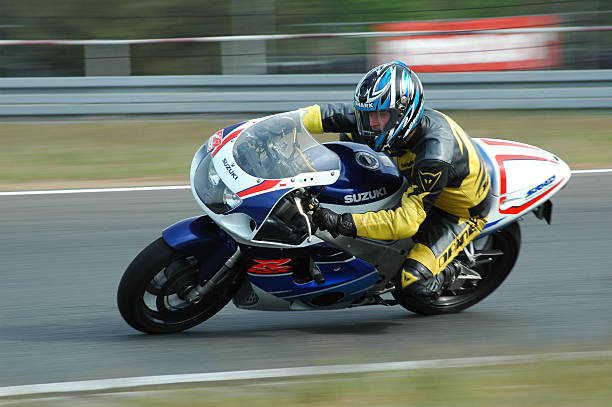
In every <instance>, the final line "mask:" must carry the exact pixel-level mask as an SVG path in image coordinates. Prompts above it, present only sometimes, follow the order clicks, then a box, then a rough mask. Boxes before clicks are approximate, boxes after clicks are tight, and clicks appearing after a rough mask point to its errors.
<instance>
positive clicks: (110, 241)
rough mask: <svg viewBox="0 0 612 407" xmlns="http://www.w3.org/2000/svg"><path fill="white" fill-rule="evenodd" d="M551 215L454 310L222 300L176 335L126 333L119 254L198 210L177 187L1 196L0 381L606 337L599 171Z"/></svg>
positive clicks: (609, 220) (586, 345) (414, 354)
mask: <svg viewBox="0 0 612 407" xmlns="http://www.w3.org/2000/svg"><path fill="white" fill-rule="evenodd" d="M553 202H554V204H555V206H554V210H553V224H552V225H551V226H548V225H546V224H545V223H543V222H542V221H539V220H537V219H535V217H533V216H531V215H529V216H527V217H526V218H525V220H524V221H523V222H522V224H521V225H522V230H523V248H522V253H521V256H520V258H519V262H518V264H517V266H516V268H515V270H514V271H513V273H512V274H511V275H510V276H509V278H508V280H507V281H506V282H505V283H504V284H503V285H502V287H500V288H499V289H498V290H497V291H496V292H495V293H493V294H492V295H491V296H490V297H489V298H488V299H486V300H485V301H484V302H482V303H481V304H478V305H476V306H474V307H472V308H471V309H469V310H467V311H464V312H463V313H460V314H456V315H448V316H437V317H418V316H416V315H414V314H411V313H410V312H408V311H405V310H404V309H402V308H400V307H387V308H385V307H382V306H376V307H364V308H357V309H352V310H339V311H320V312H291V313H290V312H286V313H282V312H281V313H275V312H256V311H244V310H238V309H236V308H234V307H233V305H229V306H228V307H226V308H225V309H224V310H223V311H222V312H220V313H219V314H218V315H216V316H215V317H213V318H212V319H210V320H209V321H207V322H205V323H204V324H202V325H200V326H198V327H196V328H194V329H192V330H190V331H188V332H184V333H181V334H174V335H167V336H147V335H143V334H140V333H137V332H136V331H134V330H132V329H131V328H130V327H129V326H127V325H126V324H125V323H124V322H123V320H122V319H121V317H120V315H119V313H118V311H117V309H116V305H115V295H116V288H117V284H118V282H119V279H120V277H121V275H122V273H123V270H124V269H125V267H126V265H127V264H128V263H129V262H130V261H131V259H132V258H133V257H134V256H135V255H136V254H137V253H138V251H140V249H141V248H142V247H144V246H145V245H146V244H148V243H149V242H150V241H152V240H153V239H155V238H157V237H158V236H159V234H160V231H161V230H162V229H163V228H164V227H165V226H167V225H169V224H171V223H173V222H175V221H178V220H180V219H182V218H185V217H189V216H194V215H197V214H199V213H200V211H199V209H198V207H197V206H196V205H195V203H194V201H193V199H192V197H191V193H190V192H189V191H188V190H169V191H140V192H104V193H92V194H68V195H36V196H2V197H0V276H1V277H2V282H1V285H0V287H1V289H0V293H1V295H0V386H11V385H22V384H35V383H49V382H63V381H72V380H87V379H104V378H113V377H130V376H149V375H164V374H184V373H204V372H218V371H229V370H243V369H244V370H246V369H263V368H281V367H294V366H312V365H330V364H345V363H361V362H390V361H396V360H402V361H403V360H418V359H428V358H432V359H433V358H435V359H439V358H446V357H472V356H474V357H476V356H488V355H496V354H517V353H529V352H548V351H557V350H582V349H610V348H611V343H612V317H610V309H612V295H611V294H612V274H611V271H612V270H611V268H610V266H609V258H608V254H609V253H610V251H611V249H610V248H611V247H612V180H611V178H610V174H605V173H604V174H578V175H574V177H573V178H572V180H571V181H570V183H569V184H568V186H567V187H566V188H565V189H564V190H563V191H561V192H560V193H559V194H558V195H556V196H555V197H554V198H553Z"/></svg>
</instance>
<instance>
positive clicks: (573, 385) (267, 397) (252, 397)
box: [7, 359, 612, 407]
mask: <svg viewBox="0 0 612 407" xmlns="http://www.w3.org/2000/svg"><path fill="white" fill-rule="evenodd" d="M610 400H612V360H610V359H604V360H572V361H557V362H538V363H528V364H518V365H498V366H488V367H474V368H452V369H420V370H404V371H394V372H386V373H369V374H348V375H329V376H312V377H303V378H289V379H285V380H278V379H274V380H252V381H240V382H225V383H214V384H213V383H205V384H198V385H191V386H179V387H171V388H166V389H161V390H159V389H158V390H156V391H145V392H127V393H114V394H106V395H81V396H78V395H77V396H72V397H70V398H59V399H39V400H37V399H33V400H24V399H21V400H13V401H12V402H10V401H9V404H7V405H20V406H28V407H47V406H53V405H63V406H68V407H70V406H77V405H78V406H100V407H111V406H128V407H145V406H147V407H156V406H160V407H161V406H166V407H174V406H185V405H194V406H211V407H212V406H215V407H229V406H239V407H244V406H249V407H251V406H252V407H259V406H261V407H268V406H283V407H302V406H303V407H323V406H334V407H344V406H346V407H361V406H363V407H365V406H368V407H370V406H389V407H392V406H398V407H400V406H402V407H406V406H420V407H438V406H439V407H446V406H455V407H464V406H465V407H491V406H495V407H514V406H521V407H570V406H571V407H577V406H580V407H599V406H601V407H604V406H606V407H607V406H610ZM13 402H14V403H15V404H13Z"/></svg>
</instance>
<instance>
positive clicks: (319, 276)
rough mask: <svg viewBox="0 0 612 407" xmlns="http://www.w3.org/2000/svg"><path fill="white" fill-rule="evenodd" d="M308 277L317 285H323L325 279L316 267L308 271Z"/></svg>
mask: <svg viewBox="0 0 612 407" xmlns="http://www.w3.org/2000/svg"><path fill="white" fill-rule="evenodd" d="M310 275H311V276H312V278H313V279H314V281H316V283H317V284H318V285H321V284H323V283H325V277H323V274H321V271H320V270H319V268H318V267H317V266H314V267H312V268H311V269H310Z"/></svg>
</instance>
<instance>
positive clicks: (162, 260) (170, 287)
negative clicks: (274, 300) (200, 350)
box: [117, 238, 242, 334]
mask: <svg viewBox="0 0 612 407" xmlns="http://www.w3.org/2000/svg"><path fill="white" fill-rule="evenodd" d="M199 278H200V265H199V262H198V260H197V259H196V258H195V257H193V256H191V255H189V254H187V253H183V252H181V251H179V250H176V249H174V248H172V247H170V246H168V244H167V243H166V242H165V241H164V240H163V238H159V239H157V240H156V241H154V242H153V243H151V244H150V245H149V246H147V247H146V248H145V249H144V250H143V251H142V252H140V254H138V256H136V258H135V259H134V260H133V261H132V263H131V264H130V265H129V266H128V268H127V270H126V271H125V273H124V274H123V277H122V279H121V282H120V283H119V289H118V291H117V304H118V306H119V311H120V312H121V315H122V316H123V319H125V321H126V322H127V323H128V324H129V325H130V326H132V327H133V328H134V329H137V330H139V331H142V332H145V333H149V334H157V333H172V332H179V331H183V330H185V329H188V328H192V327H194V326H196V325H198V324H200V323H202V322H204V321H205V320H207V319H208V318H210V317H212V316H213V315H215V314H216V313H217V312H219V311H220V310H221V308H223V307H224V306H225V305H226V304H227V303H228V302H229V301H230V299H231V298H232V297H233V296H234V294H235V293H236V291H237V290H238V287H239V285H240V281H241V279H242V273H240V272H239V270H237V269H230V270H229V271H228V272H227V273H226V277H224V278H223V279H222V280H221V281H219V282H218V283H217V288H216V289H215V290H214V291H213V292H211V293H210V294H208V295H206V296H204V298H202V299H201V300H200V301H198V302H197V303H196V302H193V301H189V300H187V293H188V292H190V291H191V290H192V289H193V288H194V287H195V286H196V285H197V284H198V283H199Z"/></svg>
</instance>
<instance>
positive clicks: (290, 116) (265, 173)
mask: <svg viewBox="0 0 612 407" xmlns="http://www.w3.org/2000/svg"><path fill="white" fill-rule="evenodd" d="M303 114H305V112H304V111H293V112H288V113H281V114H278V115H274V116H271V117H269V118H267V119H264V120H262V121H260V122H258V123H256V124H255V125H253V126H251V127H249V128H248V129H246V130H244V131H243V132H242V133H240V135H239V136H238V139H237V140H236V143H235V145H234V151H233V154H234V159H235V160H236V163H237V164H238V165H239V166H240V168H241V169H242V170H243V171H245V172H246V173H247V174H249V175H251V176H253V177H257V178H262V179H278V178H288V177H294V176H296V175H298V174H302V173H309V172H318V171H334V170H339V169H340V159H339V158H338V156H337V155H336V153H334V152H333V151H331V150H329V149H328V148H327V147H325V146H323V145H321V144H320V143H319V142H318V141H317V140H315V139H314V138H313V137H312V136H311V135H310V133H308V131H307V130H306V129H305V128H304V126H303V123H302V115H303Z"/></svg>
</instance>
